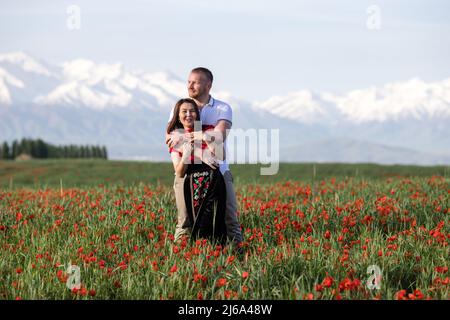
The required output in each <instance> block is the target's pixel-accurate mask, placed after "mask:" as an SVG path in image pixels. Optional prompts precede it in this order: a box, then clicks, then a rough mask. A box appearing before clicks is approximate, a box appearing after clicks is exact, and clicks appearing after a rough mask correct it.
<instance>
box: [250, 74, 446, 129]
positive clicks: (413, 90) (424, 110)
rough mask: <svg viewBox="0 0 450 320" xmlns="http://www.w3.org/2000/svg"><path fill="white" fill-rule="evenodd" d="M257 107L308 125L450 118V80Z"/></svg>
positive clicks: (303, 96)
mask: <svg viewBox="0 0 450 320" xmlns="http://www.w3.org/2000/svg"><path fill="white" fill-rule="evenodd" d="M254 106H255V107H258V108H262V109H265V110H267V111H269V112H271V113H273V114H277V115H279V116H281V117H283V118H287V119H292V120H296V121H299V122H304V123H313V122H323V121H327V120H332V119H335V120H336V119H338V118H342V117H343V118H345V119H347V120H349V121H352V122H368V121H378V122H382V121H386V120H398V119H401V118H406V117H412V118H415V119H422V118H424V117H435V116H438V117H439V116H445V117H447V116H450V78H449V79H445V80H443V81H438V82H432V83H426V82H424V81H422V80H420V79H418V78H412V79H410V80H408V81H403V82H394V83H388V84H386V85H384V86H382V87H375V86H372V87H369V88H366V89H360V90H352V91H350V92H348V93H346V94H344V95H341V96H338V95H334V94H331V93H321V94H315V93H313V92H311V91H309V90H302V91H299V92H293V93H290V94H288V95H286V96H274V97H271V98H269V99H268V100H266V101H264V102H257V103H255V104H254Z"/></svg>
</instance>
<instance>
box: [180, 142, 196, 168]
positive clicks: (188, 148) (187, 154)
mask: <svg viewBox="0 0 450 320" xmlns="http://www.w3.org/2000/svg"><path fill="white" fill-rule="evenodd" d="M182 153H183V156H182V158H181V160H182V161H183V162H184V163H190V162H191V161H190V158H191V156H192V155H193V154H194V145H193V144H192V143H189V142H185V143H184V144H183V151H182Z"/></svg>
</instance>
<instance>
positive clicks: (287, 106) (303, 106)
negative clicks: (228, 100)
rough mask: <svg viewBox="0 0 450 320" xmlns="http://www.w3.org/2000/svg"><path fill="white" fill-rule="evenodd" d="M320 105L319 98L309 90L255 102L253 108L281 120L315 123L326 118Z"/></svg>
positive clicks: (324, 111)
mask: <svg viewBox="0 0 450 320" xmlns="http://www.w3.org/2000/svg"><path fill="white" fill-rule="evenodd" d="M322 104H323V103H322V101H321V99H320V97H318V96H316V95H315V94H313V93H312V92H311V91H309V90H302V91H298V92H292V93H289V94H288V95H286V96H274V97H271V98H270V99H268V100H266V101H264V102H256V103H255V104H254V106H255V107H259V108H262V109H264V110H266V111H269V112H271V113H273V114H277V115H279V116H281V117H283V118H288V119H292V120H297V121H301V122H315V121H319V120H320V118H321V117H323V116H326V110H325V108H324V107H323V105H322Z"/></svg>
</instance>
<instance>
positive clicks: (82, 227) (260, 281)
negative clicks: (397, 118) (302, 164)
mask: <svg viewBox="0 0 450 320" xmlns="http://www.w3.org/2000/svg"><path fill="white" fill-rule="evenodd" d="M235 188H236V196H237V200H238V206H239V212H238V215H239V222H240V224H241V227H242V232H243V235H244V242H243V244H242V246H243V252H244V253H243V254H242V255H241V254H238V253H237V251H236V250H234V249H233V247H232V246H231V245H227V246H225V247H220V246H218V245H216V244H214V243H210V242H209V241H206V240H196V241H194V242H191V241H190V240H188V239H183V241H181V242H179V243H174V241H173V233H174V231H175V224H176V215H177V213H176V207H175V201H174V198H173V189H172V187H171V186H170V185H156V184H145V183H141V184H137V185H129V186H123V185H104V184H101V183H99V184H97V185H95V186H85V187H83V186H80V187H74V188H58V187H47V188H27V187H20V188H16V189H8V188H3V189H0V299H6V300H14V299H152V300H153V299H154V300H158V299H204V300H207V299H239V300H241V299H246V300H249V299H250V300H251V299H274V300H277V299H289V300H291V299H389V300H391V299H449V298H450V273H449V260H450V259H449V256H450V255H449V253H450V252H449V249H450V247H449V241H450V226H449V214H450V181H449V178H446V177H443V176H438V175H436V176H428V177H402V176H398V177H381V178H379V179H370V178H369V179H365V178H363V177H337V178H336V177H328V178H324V179H317V180H316V181H314V182H312V181H301V180H287V179H286V180H283V181H277V182H273V183H264V184H257V183H239V184H238V183H235Z"/></svg>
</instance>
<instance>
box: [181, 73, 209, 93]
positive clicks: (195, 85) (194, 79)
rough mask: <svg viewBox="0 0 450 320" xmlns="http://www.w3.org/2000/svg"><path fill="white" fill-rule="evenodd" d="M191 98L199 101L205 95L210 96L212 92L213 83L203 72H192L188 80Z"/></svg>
mask: <svg viewBox="0 0 450 320" xmlns="http://www.w3.org/2000/svg"><path fill="white" fill-rule="evenodd" d="M187 88H188V93H189V97H191V98H193V99H197V98H199V97H202V96H203V95H206V94H209V90H211V82H210V81H209V80H208V78H207V77H206V76H205V75H204V74H203V73H201V72H191V74H190V75H189V78H188V85H187Z"/></svg>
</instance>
